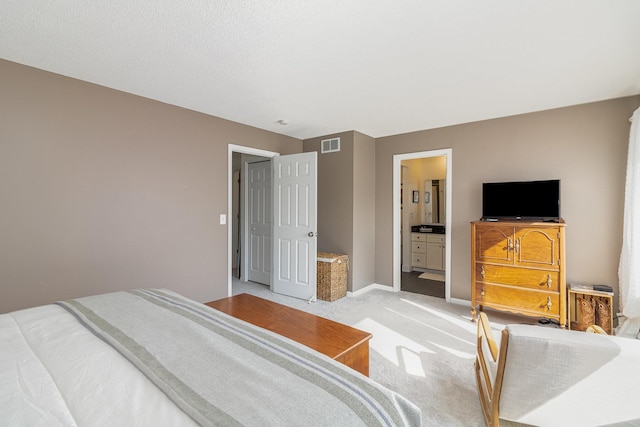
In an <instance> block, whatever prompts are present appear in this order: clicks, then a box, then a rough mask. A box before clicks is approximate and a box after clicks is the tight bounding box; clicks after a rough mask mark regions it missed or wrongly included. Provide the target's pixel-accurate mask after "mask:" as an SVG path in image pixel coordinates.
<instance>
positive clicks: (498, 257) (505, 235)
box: [474, 224, 515, 265]
mask: <svg viewBox="0 0 640 427" xmlns="http://www.w3.org/2000/svg"><path fill="white" fill-rule="evenodd" d="M474 230H475V249H476V250H475V255H474V258H475V260H476V261H477V262H491V263H494V264H507V265H513V247H514V246H513V234H514V232H515V229H514V227H513V226H509V225H500V224H495V225H494V224H491V225H488V226H482V227H480V226H476V227H474Z"/></svg>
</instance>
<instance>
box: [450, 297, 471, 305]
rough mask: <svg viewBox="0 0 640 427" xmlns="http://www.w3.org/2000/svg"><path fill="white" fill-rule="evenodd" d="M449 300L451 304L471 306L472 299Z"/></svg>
mask: <svg viewBox="0 0 640 427" xmlns="http://www.w3.org/2000/svg"><path fill="white" fill-rule="evenodd" d="M449 302H450V303H451V304H458V305H468V306H469V307H471V301H469V300H466V299H460V298H451V299H450V300H449Z"/></svg>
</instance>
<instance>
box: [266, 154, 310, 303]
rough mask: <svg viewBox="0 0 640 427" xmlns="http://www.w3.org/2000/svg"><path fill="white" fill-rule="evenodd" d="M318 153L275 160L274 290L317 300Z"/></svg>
mask: <svg viewBox="0 0 640 427" xmlns="http://www.w3.org/2000/svg"><path fill="white" fill-rule="evenodd" d="M317 161H318V153H316V152H315V151H313V152H309V153H300V154H292V155H288V156H277V157H274V158H273V180H272V188H273V233H272V237H273V252H272V253H273V266H272V271H273V273H272V281H271V290H272V291H273V292H276V293H279V294H284V295H289V296H292V297H296V298H303V299H306V300H315V298H316V254H317V251H318V249H317V241H316V235H317V233H316V231H317V230H316V228H317V178H318V177H317Z"/></svg>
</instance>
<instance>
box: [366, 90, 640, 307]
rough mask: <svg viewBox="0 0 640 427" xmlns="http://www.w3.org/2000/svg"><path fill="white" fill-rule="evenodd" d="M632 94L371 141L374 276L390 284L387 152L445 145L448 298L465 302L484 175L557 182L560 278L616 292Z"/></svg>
mask: <svg viewBox="0 0 640 427" xmlns="http://www.w3.org/2000/svg"><path fill="white" fill-rule="evenodd" d="M639 105H640V96H635V97H629V98H622V99H616V100H611V101H605V102H597V103H592V104H584V105H579V106H574V107H567V108H561V109H555V110H549V111H543V112H539V113H532V114H524V115H519V116H513V117H507V118H502V119H495V120H487V121H482V122H476V123H469V124H463V125H459V126H451V127H446V128H440V129H433V130H427V131H422V132H414V133H408V134H403V135H395V136H390V137H386V138H379V139H377V140H376V281H377V282H378V283H381V284H385V285H389V286H390V285H391V284H392V271H393V270H392V268H393V265H392V243H393V241H392V201H391V196H392V166H393V165H392V162H393V155H395V154H401V153H409V152H419V151H426V150H435V149H443V148H451V149H452V159H453V165H452V169H453V177H452V181H453V182H451V183H447V185H452V191H453V200H452V206H453V208H452V222H453V223H452V224H451V225H449V226H448V228H447V229H448V231H450V232H451V233H452V249H451V254H452V255H451V256H452V260H451V261H452V262H451V266H452V268H451V270H452V271H451V280H452V287H451V295H452V297H453V298H460V299H470V295H471V292H470V291H471V285H470V280H471V274H470V271H469V270H470V262H471V260H470V225H469V222H470V221H473V220H477V219H479V218H480V216H481V184H482V182H485V181H517V180H534V179H553V178H560V179H561V180H562V189H561V191H562V195H561V197H562V207H561V209H562V216H563V217H564V219H565V221H566V223H567V242H566V251H567V281H577V282H586V283H607V284H611V285H613V286H614V287H615V288H617V283H618V279H617V269H618V260H619V256H620V247H621V244H622V212H623V199H624V181H625V170H626V157H627V146H628V140H629V121H628V119H629V117H630V116H631V114H632V112H633V111H634V110H635V109H636V108H637V107H638V106H639Z"/></svg>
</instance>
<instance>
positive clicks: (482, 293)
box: [480, 288, 484, 298]
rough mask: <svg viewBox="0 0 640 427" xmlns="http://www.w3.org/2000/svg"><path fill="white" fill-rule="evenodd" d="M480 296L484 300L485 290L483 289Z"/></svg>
mask: <svg viewBox="0 0 640 427" xmlns="http://www.w3.org/2000/svg"><path fill="white" fill-rule="evenodd" d="M480 295H482V298H484V288H482V292H480Z"/></svg>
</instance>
